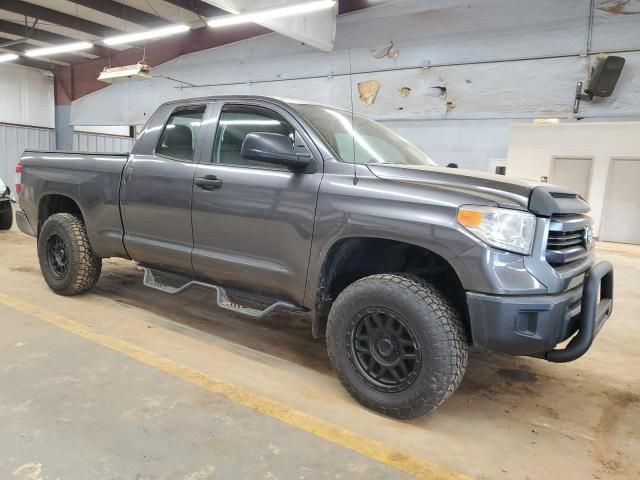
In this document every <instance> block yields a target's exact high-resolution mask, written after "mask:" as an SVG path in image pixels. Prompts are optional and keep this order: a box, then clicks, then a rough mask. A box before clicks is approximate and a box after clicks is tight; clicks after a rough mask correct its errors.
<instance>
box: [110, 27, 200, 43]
mask: <svg viewBox="0 0 640 480" xmlns="http://www.w3.org/2000/svg"><path fill="white" fill-rule="evenodd" d="M190 29H191V27H190V26H189V25H171V26H169V27H162V28H154V29H153V30H146V31H144V32H137V33H125V34H124V35H116V36H115V37H109V38H105V39H104V40H103V42H104V43H105V45H120V44H123V43H135V42H139V41H140V40H147V39H149V38H159V37H168V36H169V35H175V34H177V33H183V32H186V31H188V30H190Z"/></svg>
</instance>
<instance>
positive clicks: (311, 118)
mask: <svg viewBox="0 0 640 480" xmlns="http://www.w3.org/2000/svg"><path fill="white" fill-rule="evenodd" d="M294 107H295V108H296V110H298V112H300V113H301V114H302V116H304V117H305V118H306V119H307V121H308V122H309V123H311V124H312V125H313V126H314V127H315V129H316V130H317V131H318V133H319V134H320V135H321V136H322V138H323V139H324V140H325V141H326V142H327V143H328V144H329V145H330V146H331V148H332V149H333V151H334V152H335V153H336V154H337V155H338V156H339V158H338V160H341V161H343V162H346V163H354V162H355V163H359V164H367V163H378V164H381V163H387V164H400V165H430V166H435V165H436V163H435V162H434V161H433V160H431V159H430V158H429V156H428V155H427V154H426V153H424V152H423V151H422V150H420V149H419V148H418V147H416V146H415V145H413V144H412V143H410V142H408V141H407V140H405V139H404V138H402V137H401V136H400V135H398V134H396V133H394V132H393V131H391V130H389V129H388V128H386V127H383V126H382V125H381V124H379V123H378V122H374V121H373V120H369V119H368V118H366V117H362V116H360V115H353V124H352V116H351V113H350V112H348V111H346V110H338V109H336V108H329V107H323V106H320V105H310V104H299V105H295V106H294Z"/></svg>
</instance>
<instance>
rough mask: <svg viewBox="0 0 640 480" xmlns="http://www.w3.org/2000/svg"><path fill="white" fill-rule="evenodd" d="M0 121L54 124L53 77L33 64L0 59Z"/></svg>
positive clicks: (46, 125)
mask: <svg viewBox="0 0 640 480" xmlns="http://www.w3.org/2000/svg"><path fill="white" fill-rule="evenodd" d="M0 122H1V123H15V124H19V125H32V126H36V127H50V128H51V127H53V126H54V119H53V78H51V76H50V74H48V73H45V72H43V71H41V70H36V69H35V68H28V67H23V66H22V65H15V64H12V63H10V62H5V63H0Z"/></svg>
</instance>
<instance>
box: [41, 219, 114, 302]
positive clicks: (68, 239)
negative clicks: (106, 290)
mask: <svg viewBox="0 0 640 480" xmlns="http://www.w3.org/2000/svg"><path fill="white" fill-rule="evenodd" d="M38 259H39V260H40V270H41V271H42V276H43V277H44V279H45V281H46V282H47V285H49V288H51V290H53V291H54V292H56V293H57V294H59V295H65V296H71V295H79V294H81V293H84V292H86V291H87V290H90V289H91V288H92V287H93V286H94V285H95V284H96V282H97V281H98V278H100V272H101V270H102V259H101V258H100V257H98V256H97V255H96V254H95V252H94V251H93V249H92V248H91V245H90V244H89V237H88V236H87V230H86V228H85V226H84V223H83V222H82V220H80V219H79V218H78V217H76V216H75V215H72V214H70V213H56V214H55V215H52V216H50V217H49V218H48V219H47V220H46V221H45V222H44V225H43V226H42V229H41V230H40V234H39V236H38Z"/></svg>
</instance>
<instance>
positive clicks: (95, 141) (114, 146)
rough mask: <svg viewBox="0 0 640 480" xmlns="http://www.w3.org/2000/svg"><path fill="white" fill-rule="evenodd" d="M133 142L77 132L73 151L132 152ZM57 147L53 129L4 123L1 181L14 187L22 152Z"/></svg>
mask: <svg viewBox="0 0 640 480" xmlns="http://www.w3.org/2000/svg"><path fill="white" fill-rule="evenodd" d="M133 142H134V139H133V138H128V137H116V136H112V135H100V134H96V133H85V132H75V133H74V135H73V149H74V150H77V151H84V152H101V153H122V152H128V151H130V150H131V147H132V146H133ZM55 143H56V140H55V132H54V131H53V129H50V128H38V127H27V126H23V125H10V124H4V123H0V177H2V179H3V180H4V181H5V183H7V185H9V186H10V187H12V186H13V183H14V175H15V169H16V164H17V163H18V160H19V158H20V155H22V152H23V151H24V150H27V149H34V150H55Z"/></svg>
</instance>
